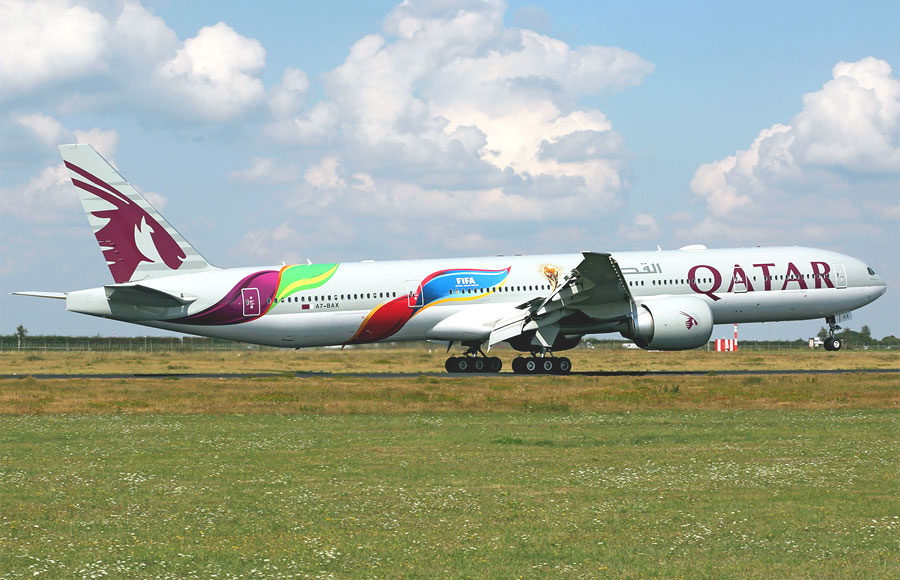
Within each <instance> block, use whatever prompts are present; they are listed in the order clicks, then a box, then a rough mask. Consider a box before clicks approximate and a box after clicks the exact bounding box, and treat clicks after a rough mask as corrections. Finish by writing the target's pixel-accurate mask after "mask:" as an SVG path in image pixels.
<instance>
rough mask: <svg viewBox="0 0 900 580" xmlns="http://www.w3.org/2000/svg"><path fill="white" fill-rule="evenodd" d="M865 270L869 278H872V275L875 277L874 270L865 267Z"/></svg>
mask: <svg viewBox="0 0 900 580" xmlns="http://www.w3.org/2000/svg"><path fill="white" fill-rule="evenodd" d="M866 270H868V271H869V276H874V275H875V270H873V269H872V268H870V267H868V266H867V267H866Z"/></svg>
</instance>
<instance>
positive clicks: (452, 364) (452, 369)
mask: <svg viewBox="0 0 900 580" xmlns="http://www.w3.org/2000/svg"><path fill="white" fill-rule="evenodd" d="M444 368H445V369H447V372H448V373H450V374H451V375H452V374H454V373H457V372H459V371H457V370H456V357H455V356H451V357H450V358H448V359H447V361H446V362H444Z"/></svg>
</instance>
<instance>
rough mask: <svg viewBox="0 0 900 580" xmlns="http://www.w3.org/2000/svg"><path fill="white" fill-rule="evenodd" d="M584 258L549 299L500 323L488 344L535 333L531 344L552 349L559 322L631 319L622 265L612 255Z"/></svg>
mask: <svg viewBox="0 0 900 580" xmlns="http://www.w3.org/2000/svg"><path fill="white" fill-rule="evenodd" d="M582 256H583V260H582V261H581V262H580V263H579V264H578V265H577V266H576V267H575V268H573V269H572V271H571V272H569V273H568V274H567V275H566V276H564V278H563V280H564V282H563V283H562V284H560V285H558V286H557V287H556V288H555V289H554V290H553V292H551V293H550V295H548V296H547V297H546V298H544V299H543V300H540V299H537V300H532V301H531V302H526V303H525V304H522V305H520V306H519V311H518V312H517V313H515V314H513V315H512V316H508V317H506V318H504V319H503V320H500V321H498V322H497V323H496V324H495V325H494V328H493V330H492V331H491V336H490V339H489V342H488V344H489V345H494V344H497V343H498V342H502V341H504V340H509V339H510V338H515V337H516V336H519V335H521V334H524V333H526V332H531V331H535V337H534V340H533V341H532V344H534V345H535V346H544V347H549V346H550V345H552V344H553V342H554V341H555V340H556V337H557V335H558V334H559V332H560V330H561V325H560V321H561V320H562V319H564V318H566V317H569V316H572V315H579V314H580V315H581V316H582V317H587V318H589V319H590V320H591V321H592V322H593V323H597V322H615V321H619V320H626V319H628V318H630V317H631V316H632V312H633V309H634V301H633V300H632V297H631V292H629V291H628V284H627V283H626V282H625V279H624V277H623V276H622V271H621V270H620V269H619V264H618V263H617V262H616V261H615V259H613V257H612V256H611V255H610V254H605V253H595V252H582Z"/></svg>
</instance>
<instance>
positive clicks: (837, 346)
mask: <svg viewBox="0 0 900 580" xmlns="http://www.w3.org/2000/svg"><path fill="white" fill-rule="evenodd" d="M825 344H826V345H827V346H830V347H831V348H830V349H829V350H832V351H837V350H841V347H842V346H843V342H841V339H840V338H835V337H833V336H831V337H829V338H828V340H826V341H825Z"/></svg>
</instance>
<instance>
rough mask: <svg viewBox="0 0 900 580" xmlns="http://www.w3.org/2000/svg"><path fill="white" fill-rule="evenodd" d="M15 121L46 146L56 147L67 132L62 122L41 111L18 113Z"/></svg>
mask: <svg viewBox="0 0 900 580" xmlns="http://www.w3.org/2000/svg"><path fill="white" fill-rule="evenodd" d="M15 122H16V123H18V124H19V125H21V126H22V127H24V128H26V129H28V131H30V132H31V134H32V135H34V136H35V137H36V138H37V139H38V140H39V141H40V142H41V143H42V144H44V145H46V146H48V147H56V146H57V145H59V144H60V143H62V142H63V141H65V140H67V139H68V138H69V136H70V135H71V133H69V132H68V131H67V130H66V129H65V127H63V126H62V123H60V122H59V121H57V120H56V119H54V118H53V117H50V116H48V115H44V114H43V113H32V114H29V115H18V116H16V117H15Z"/></svg>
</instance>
